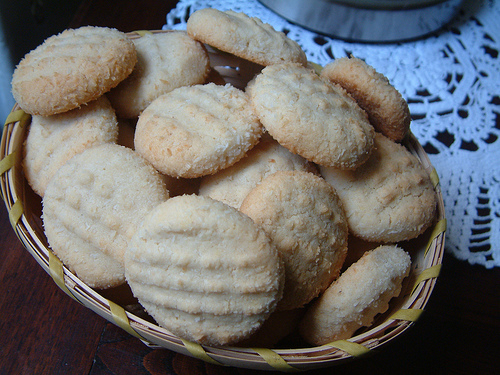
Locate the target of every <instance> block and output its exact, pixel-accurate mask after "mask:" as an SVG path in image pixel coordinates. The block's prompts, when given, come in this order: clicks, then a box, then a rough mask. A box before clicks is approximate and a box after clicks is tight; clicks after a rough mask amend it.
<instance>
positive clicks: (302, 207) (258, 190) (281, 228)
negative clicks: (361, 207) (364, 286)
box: [240, 171, 348, 310]
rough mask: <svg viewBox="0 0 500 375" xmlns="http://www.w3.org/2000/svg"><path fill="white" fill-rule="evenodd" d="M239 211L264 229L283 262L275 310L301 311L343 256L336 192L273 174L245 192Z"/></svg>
mask: <svg viewBox="0 0 500 375" xmlns="http://www.w3.org/2000/svg"><path fill="white" fill-rule="evenodd" d="M240 211H241V212H243V213H244V214H246V215H248V216H250V218H252V220H253V221H254V222H255V223H257V224H258V225H259V226H261V227H262V228H263V229H264V231H265V232H266V233H267V235H268V236H269V238H270V239H271V241H272V243H273V244H274V245H275V246H276V248H277V249H278V251H279V253H280V255H281V257H282V259H283V262H284V265H285V290H284V292H283V298H282V300H281V301H280V302H279V304H278V309H279V310H291V309H295V308H299V307H303V306H304V305H305V304H307V303H308V302H310V301H311V300H312V299H313V298H315V297H317V296H318V295H319V294H320V293H321V292H322V291H323V290H325V289H326V288H327V287H328V286H329V285H330V283H331V282H332V281H333V280H334V279H335V278H336V277H337V276H338V274H339V272H340V268H341V267H342V264H343V262H344V259H345V257H346V254H347V236H348V228H347V220H346V217H345V213H344V210H343V208H342V204H341V202H340V200H339V198H338V196H337V194H336V193H335V191H334V189H333V188H332V187H331V186H330V185H329V184H328V183H327V182H326V181H325V180H323V179H322V178H321V177H318V176H316V175H314V174H312V173H308V172H302V171H292V172H290V171H279V172H276V173H275V174H272V175H270V176H268V177H266V178H265V179H264V180H263V181H262V182H261V183H260V184H259V185H257V187H255V188H254V189H253V190H252V191H251V192H250V193H249V194H248V196H247V197H246V198H245V200H244V201H243V203H242V205H241V208H240Z"/></svg>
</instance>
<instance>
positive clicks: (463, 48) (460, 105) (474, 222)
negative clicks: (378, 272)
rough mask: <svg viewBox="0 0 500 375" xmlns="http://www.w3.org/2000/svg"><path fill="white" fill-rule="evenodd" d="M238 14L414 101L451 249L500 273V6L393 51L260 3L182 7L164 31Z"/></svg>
mask: <svg viewBox="0 0 500 375" xmlns="http://www.w3.org/2000/svg"><path fill="white" fill-rule="evenodd" d="M206 7H212V8H217V9H219V10H228V9H232V10H235V11H241V12H244V13H246V14H248V15H249V16H254V17H258V18H260V19H261V20H263V21H264V22H267V23H269V24H271V25H272V26H274V28H276V29H277V30H280V31H284V32H285V33H287V34H288V36H289V37H290V38H292V39H294V40H296V41H297V42H298V43H299V44H300V45H301V46H302V48H303V49H304V51H305V52H306V54H307V56H308V58H309V60H310V61H312V62H315V63H318V64H320V65H325V64H326V63H328V62H330V61H331V60H332V59H334V58H339V57H343V56H347V55H350V54H352V55H354V56H356V57H359V58H361V59H363V60H365V61H366V62H367V63H368V64H370V65H372V66H373V67H374V68H375V69H376V70H377V71H379V72H380V73H382V74H384V75H385V76H387V77H388V78H389V80H390V81H391V83H392V84H393V85H394V86H395V87H396V88H397V89H398V90H399V91H400V92H401V94H402V95H403V97H404V98H405V99H406V100H407V101H408V103H409V106H410V111H411V113H412V118H413V121H412V125H411V129H412V132H413V133H414V134H415V136H416V137H417V138H418V140H419V141H420V143H421V144H422V145H423V146H424V148H425V150H426V151H427V153H428V154H429V157H430V159H431V162H432V164H433V165H434V167H435V168H436V170H437V172H438V175H439V177H440V182H441V188H442V192H443V199H444V204H445V210H446V217H447V220H448V229H447V232H446V249H447V251H448V252H451V253H452V254H453V255H454V256H456V257H457V258H459V259H462V260H467V261H468V262H470V263H471V264H480V265H483V266H485V267H487V268H492V267H495V266H500V173H499V171H500V167H499V165H500V163H499V160H500V64H499V57H498V53H499V51H500V2H497V1H493V0H490V1H486V0H482V1H481V0H480V1H472V0H468V1H465V2H464V4H463V6H462V10H461V11H460V13H459V15H458V16H457V18H456V19H455V20H454V21H453V22H452V23H451V24H450V25H449V26H447V27H445V28H444V29H443V30H441V31H439V32H438V33H436V34H435V35H433V36H430V37H427V38H424V39H420V40H416V41H411V42H406V43H393V44H362V43H349V42H345V41H341V40H336V39H333V38H330V37H326V36H322V35H318V34H315V33H313V32H310V31H308V30H305V29H303V28H301V27H299V26H296V25H293V24H291V23H289V22H287V21H286V20H285V19H283V18H282V17H280V16H278V15H276V14H275V13H273V12H272V11H270V10H269V9H267V8H266V7H264V6H263V5H262V4H260V3H259V2H258V1H257V0H226V1H224V0H181V1H180V2H179V3H178V5H177V7H176V8H175V9H173V10H172V11H171V12H170V13H169V14H168V15H167V18H166V24H165V25H164V27H163V28H164V29H178V30H179V29H180V30H183V29H185V28H186V21H187V19H188V18H189V15H190V14H191V13H193V12H194V11H196V10H198V9H201V8H206Z"/></svg>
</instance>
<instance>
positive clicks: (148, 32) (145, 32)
mask: <svg viewBox="0 0 500 375" xmlns="http://www.w3.org/2000/svg"><path fill="white" fill-rule="evenodd" d="M134 33H136V34H137V35H139V36H140V37H143V36H144V35H148V34H151V35H152V34H153V33H152V32H151V31H149V30H135V31H134Z"/></svg>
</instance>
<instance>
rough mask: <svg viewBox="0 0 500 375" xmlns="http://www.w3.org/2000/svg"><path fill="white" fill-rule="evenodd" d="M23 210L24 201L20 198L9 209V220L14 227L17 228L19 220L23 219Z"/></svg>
mask: <svg viewBox="0 0 500 375" xmlns="http://www.w3.org/2000/svg"><path fill="white" fill-rule="evenodd" d="M23 212H24V208H23V203H22V202H21V201H19V200H17V201H15V202H14V204H13V205H12V207H11V208H10V210H9V220H10V225H12V228H14V229H15V228H16V225H17V222H18V221H19V220H20V219H21V216H23Z"/></svg>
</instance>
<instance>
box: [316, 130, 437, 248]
mask: <svg viewBox="0 0 500 375" xmlns="http://www.w3.org/2000/svg"><path fill="white" fill-rule="evenodd" d="M320 172H321V174H322V175H323V177H324V178H325V179H326V181H328V182H329V183H330V184H331V185H332V186H333V187H334V188H335V190H336V191H337V193H338V194H339V196H340V198H341V200H342V203H343V204H344V208H345V211H346V214H347V220H348V222H349V230H350V231H351V233H352V234H354V235H355V236H357V237H360V238H362V239H364V240H366V241H373V242H385V243H388V242H399V241H404V240H409V239H412V238H415V237H417V236H418V235H420V234H421V233H423V232H424V231H425V230H426V229H427V228H428V227H429V226H430V225H431V223H432V221H433V219H434V216H435V212H436V205H437V195H436V192H435V190H434V186H433V185H432V181H431V179H430V177H429V175H428V174H427V172H426V171H425V169H424V167H423V166H422V165H421V164H420V162H419V160H418V159H417V158H416V157H415V156H414V155H412V154H411V153H410V152H409V151H408V150H407V149H406V148H405V147H404V146H402V145H400V144H398V143H396V142H394V141H391V140H390V139H389V138H387V137H385V136H383V135H382V134H380V133H376V134H375V147H374V150H373V152H372V155H371V156H370V158H369V159H368V160H367V161H366V162H365V163H364V164H363V165H362V166H361V167H359V168H358V169H356V170H354V171H342V170H339V169H334V168H326V167H320Z"/></svg>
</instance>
